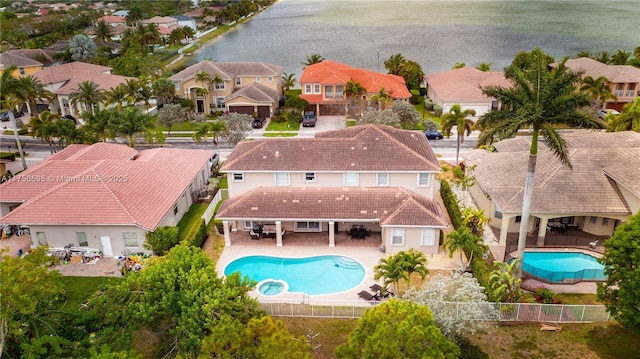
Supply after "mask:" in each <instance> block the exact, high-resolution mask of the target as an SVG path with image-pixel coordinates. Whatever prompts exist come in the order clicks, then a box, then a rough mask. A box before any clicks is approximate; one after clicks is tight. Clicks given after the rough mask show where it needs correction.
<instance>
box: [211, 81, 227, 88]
mask: <svg viewBox="0 0 640 359" xmlns="http://www.w3.org/2000/svg"><path fill="white" fill-rule="evenodd" d="M214 88H215V89H216V90H224V89H226V88H227V86H226V85H225V82H224V81H222V82H220V83H217V84H214Z"/></svg>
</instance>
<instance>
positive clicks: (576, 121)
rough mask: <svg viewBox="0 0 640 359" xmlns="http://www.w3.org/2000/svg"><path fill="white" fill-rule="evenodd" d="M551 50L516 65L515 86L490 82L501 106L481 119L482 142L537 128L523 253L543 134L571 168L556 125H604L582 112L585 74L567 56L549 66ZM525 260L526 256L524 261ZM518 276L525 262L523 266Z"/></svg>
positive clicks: (521, 242)
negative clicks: (522, 65)
mask: <svg viewBox="0 0 640 359" xmlns="http://www.w3.org/2000/svg"><path fill="white" fill-rule="evenodd" d="M547 57H548V55H546V54H544V53H543V52H542V50H540V49H534V50H532V51H531V54H530V55H529V66H528V68H526V69H524V70H523V69H521V68H517V67H515V66H513V65H512V66H510V68H508V71H505V73H506V77H507V78H508V79H509V80H510V81H511V83H512V86H511V87H509V88H506V87H502V86H488V87H485V88H484V89H483V92H484V93H485V94H486V95H487V96H489V97H493V98H495V99H496V100H498V101H499V103H500V104H501V108H500V109H498V110H494V111H491V112H488V113H486V114H485V115H483V116H482V117H481V118H480V120H479V121H478V124H479V125H480V128H482V129H483V132H482V133H481V134H480V136H479V138H478V144H479V145H484V144H488V143H489V142H490V141H491V140H492V139H493V138H496V137H498V136H500V137H503V138H505V137H507V138H508V137H513V136H515V135H516V134H517V132H518V130H520V129H531V130H532V134H531V148H530V151H529V162H528V168H527V179H526V182H525V187H524V194H523V198H522V217H521V218H522V220H521V222H520V233H519V236H518V258H522V257H523V256H524V248H525V241H526V237H527V230H528V224H529V214H530V210H531V201H532V197H533V180H534V177H535V168H536V159H537V154H538V137H539V136H540V135H542V136H543V138H544V142H545V144H546V145H547V147H548V148H549V149H550V150H551V151H552V152H553V154H555V155H556V157H557V158H558V159H559V160H560V161H561V162H562V163H563V164H564V165H566V166H569V168H571V162H570V160H569V155H568V150H567V144H566V142H565V140H564V139H563V138H562V136H561V135H560V133H559V132H558V131H557V129H556V127H555V125H561V124H564V125H571V126H580V127H582V128H603V127H604V126H603V124H602V123H601V122H600V121H598V120H596V119H595V118H594V117H593V116H591V115H589V114H587V113H586V112H583V111H581V110H580V109H581V108H582V107H583V106H586V105H588V104H589V99H588V98H587V96H586V95H585V94H584V93H583V92H580V91H576V85H578V84H579V83H580V75H581V74H580V73H575V72H572V71H571V70H569V69H568V68H567V67H566V66H565V63H564V61H563V62H561V63H560V64H559V65H558V67H557V68H556V69H553V70H549V69H548V67H547V66H548V62H547V61H548V60H546V59H547ZM518 263H520V261H518ZM516 273H517V276H518V278H519V277H520V276H521V275H522V266H521V264H518V266H517V271H516Z"/></svg>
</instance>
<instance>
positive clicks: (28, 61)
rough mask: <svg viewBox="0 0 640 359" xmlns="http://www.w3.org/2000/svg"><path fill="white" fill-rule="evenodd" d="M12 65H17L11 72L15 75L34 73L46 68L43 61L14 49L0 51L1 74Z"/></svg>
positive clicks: (21, 75) (22, 75)
mask: <svg viewBox="0 0 640 359" xmlns="http://www.w3.org/2000/svg"><path fill="white" fill-rule="evenodd" d="M12 65H15V66H16V67H17V68H16V69H15V71H13V73H12V74H11V75H12V76H13V77H25V76H29V75H33V74H34V73H36V72H38V71H40V70H42V69H43V68H44V65H43V64H42V62H39V61H36V60H34V59H32V58H30V57H28V56H24V55H20V54H18V53H15V52H12V51H8V52H3V53H0V75H2V73H3V72H4V70H5V69H7V68H9V66H12Z"/></svg>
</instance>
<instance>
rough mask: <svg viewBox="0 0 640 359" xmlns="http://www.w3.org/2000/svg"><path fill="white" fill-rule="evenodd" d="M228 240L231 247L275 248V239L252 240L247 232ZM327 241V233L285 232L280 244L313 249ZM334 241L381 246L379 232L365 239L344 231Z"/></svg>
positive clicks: (350, 245)
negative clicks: (354, 236)
mask: <svg viewBox="0 0 640 359" xmlns="http://www.w3.org/2000/svg"><path fill="white" fill-rule="evenodd" d="M230 239H231V242H232V243H233V245H234V246H235V245H238V246H261V247H263V246H264V247H266V246H269V247H271V246H275V245H276V239H275V238H263V237H259V238H257V239H255V238H253V237H252V236H251V235H250V234H249V232H247V231H232V232H231V233H230ZM328 240H329V233H327V232H294V231H286V232H285V234H284V235H283V236H282V244H283V245H284V246H286V245H292V246H301V247H305V246H306V247H313V246H327V243H328ZM334 240H335V245H336V246H349V247H367V248H379V247H380V245H381V244H382V235H381V232H373V231H372V232H369V235H368V236H366V237H365V238H353V237H351V236H349V235H348V234H347V232H346V231H340V232H337V233H335V234H334Z"/></svg>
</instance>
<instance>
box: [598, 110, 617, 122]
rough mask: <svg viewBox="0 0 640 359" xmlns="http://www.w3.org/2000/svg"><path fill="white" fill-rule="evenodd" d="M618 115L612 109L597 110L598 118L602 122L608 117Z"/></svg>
mask: <svg viewBox="0 0 640 359" xmlns="http://www.w3.org/2000/svg"><path fill="white" fill-rule="evenodd" d="M619 114H620V112H618V111H616V110H613V109H604V110H598V118H599V119H601V120H604V118H605V117H607V116H608V115H614V116H618V115H619Z"/></svg>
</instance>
